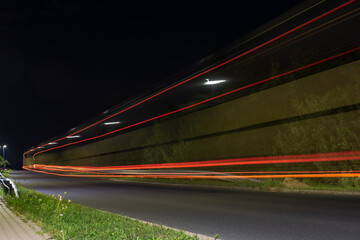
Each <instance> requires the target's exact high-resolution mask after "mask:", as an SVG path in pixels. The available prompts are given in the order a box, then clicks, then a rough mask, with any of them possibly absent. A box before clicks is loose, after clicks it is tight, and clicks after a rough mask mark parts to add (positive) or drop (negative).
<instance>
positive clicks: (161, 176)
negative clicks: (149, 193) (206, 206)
mask: <svg viewBox="0 0 360 240" xmlns="http://www.w3.org/2000/svg"><path fill="white" fill-rule="evenodd" d="M23 168H24V169H26V170H30V171H34V172H39V173H46V174H51V175H56V176H64V177H91V178H93V177H97V178H98V177H102V178H121V177H123V178H144V177H146V178H178V179H219V178H220V179H246V178H286V177H290V178H328V177H360V173H324V174H317V173H314V174H274V175H241V176H239V175H231V176H228V175H225V176H198V175H188V176H184V175H156V174H154V175H115V174H114V175H107V174H102V175H101V174H98V175H76V174H60V173H53V172H46V171H40V170H35V169H32V168H29V167H26V166H23Z"/></svg>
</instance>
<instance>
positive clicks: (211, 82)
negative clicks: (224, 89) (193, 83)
mask: <svg viewBox="0 0 360 240" xmlns="http://www.w3.org/2000/svg"><path fill="white" fill-rule="evenodd" d="M205 80H206V82H205V83H204V85H215V84H219V83H223V82H226V80H211V81H210V80H209V79H208V78H206V79H205Z"/></svg>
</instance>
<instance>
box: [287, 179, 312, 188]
mask: <svg viewBox="0 0 360 240" xmlns="http://www.w3.org/2000/svg"><path fill="white" fill-rule="evenodd" d="M281 184H282V185H283V186H285V187H288V188H308V187H310V186H309V185H307V184H306V183H303V182H300V181H299V180H297V179H295V178H285V179H284V181H283V182H282V183H281Z"/></svg>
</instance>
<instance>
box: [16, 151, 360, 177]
mask: <svg viewBox="0 0 360 240" xmlns="http://www.w3.org/2000/svg"><path fill="white" fill-rule="evenodd" d="M349 160H360V151H346V152H331V153H316V154H302V155H287V156H268V157H248V158H236V159H222V160H208V161H197V162H180V163H161V164H143V165H127V166H126V165H125V166H106V167H92V166H58V165H41V164H34V165H32V166H24V167H23V168H24V169H27V170H32V171H38V172H41V173H47V174H53V175H58V176H78V177H114V178H115V177H120V178H121V177H122V178H124V177H127V178H129V177H137V178H139V177H142V178H193V179H201V178H204V179H223V178H224V179H228V178H229V179H232V178H235V179H236V178H281V177H294V176H295V177H345V176H346V177H352V176H358V175H359V174H360V170H348V171H252V172H249V171H248V172H209V171H206V172H187V173H186V172H185V173H184V172H183V173H179V172H169V171H167V172H156V173H154V172H152V173H151V172H150V173H144V172H133V171H132V172H120V173H111V172H105V173H104V172H101V171H116V170H144V169H156V170H158V169H176V168H194V167H214V166H240V165H254V164H274V163H305V162H328V161H349ZM56 172H69V173H70V174H61V173H56ZM73 173H79V174H73ZM227 173H228V174H240V175H221V174H227Z"/></svg>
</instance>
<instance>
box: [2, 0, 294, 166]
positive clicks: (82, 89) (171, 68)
mask: <svg viewBox="0 0 360 240" xmlns="http://www.w3.org/2000/svg"><path fill="white" fill-rule="evenodd" d="M300 2H301V1H295V0H292V1H289V0H277V1H240V0H237V1H227V0H221V1H204V0H193V1H91V0H82V1H75V0H46V1H16V0H11V1H8V0H4V1H0V83H1V85H0V97H1V108H0V144H7V145H8V149H7V152H6V155H7V158H8V159H9V160H10V161H11V163H12V166H13V167H18V166H20V165H21V163H22V159H21V154H22V152H24V151H25V150H26V149H28V148H29V147H31V146H34V145H37V144H38V143H40V142H41V141H44V140H46V139H48V138H50V137H52V136H56V135H60V134H63V133H64V132H66V131H67V130H69V129H70V128H72V127H74V126H76V125H78V124H80V123H82V122H84V121H87V120H89V119H90V118H92V117H94V116H95V115H97V114H99V113H101V112H103V111H104V110H106V109H108V108H109V107H112V106H113V105H116V104H118V103H120V102H122V101H124V100H125V99H127V98H130V97H133V96H136V95H137V94H139V93H142V92H144V91H146V90H151V89H152V87H153V86H154V85H156V84H158V83H161V82H166V80H167V79H169V77H170V76H172V75H173V74H176V73H177V72H179V71H181V70H182V69H184V68H186V67H188V66H189V65H192V64H193V63H195V62H197V61H199V60H200V59H202V58H204V57H206V56H207V55H208V54H210V53H212V52H214V51H216V50H217V49H219V48H221V47H223V46H225V45H227V44H230V43H231V42H233V41H235V40H237V39H238V38H240V37H241V36H243V35H244V34H246V33H248V32H250V31H251V30H254V29H255V28H256V27H258V26H261V25H262V24H264V23H266V22H267V21H269V20H271V19H273V18H274V17H276V16H278V15H280V14H281V13H283V12H285V11H287V10H288V9H290V8H292V7H293V6H295V5H296V4H298V3H300Z"/></svg>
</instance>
